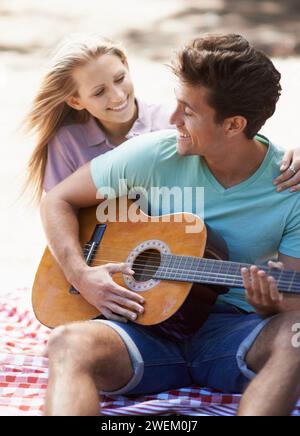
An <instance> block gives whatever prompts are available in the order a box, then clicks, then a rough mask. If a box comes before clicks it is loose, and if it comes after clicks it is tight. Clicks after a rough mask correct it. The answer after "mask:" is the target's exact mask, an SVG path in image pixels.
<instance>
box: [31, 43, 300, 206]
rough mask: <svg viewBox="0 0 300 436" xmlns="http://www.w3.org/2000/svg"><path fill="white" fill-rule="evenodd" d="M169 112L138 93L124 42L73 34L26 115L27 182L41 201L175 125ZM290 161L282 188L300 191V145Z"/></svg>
mask: <svg viewBox="0 0 300 436" xmlns="http://www.w3.org/2000/svg"><path fill="white" fill-rule="evenodd" d="M145 85H146V84H145ZM169 115H170V111H169V110H168V109H167V108H166V107H164V106H162V105H158V104H147V103H144V102H142V101H141V100H139V99H137V98H136V97H135V94H134V86H133V83H132V80H131V77H130V72H129V67H128V61H127V57H126V54H125V52H124V50H123V49H122V48H121V46H120V45H119V44H116V43H114V42H112V41H110V40H108V39H104V38H100V37H97V36H92V35H73V36H71V37H69V38H67V39H66V40H64V41H63V42H62V43H61V44H60V45H59V47H58V48H57V50H56V53H55V54H54V57H53V59H52V61H51V64H50V67H49V69H48V72H47V73H46V75H45V76H44V78H43V80H42V83H41V86H40V89H39V91H38V93H37V95H36V97H35V99H34V102H33V105H32V109H31V111H30V113H29V114H28V117H27V119H26V124H27V127H28V129H29V130H30V131H35V133H36V135H37V143H36V146H35V148H34V150H33V153H32V156H31V159H30V161H29V172H28V180H27V186H28V185H30V186H31V187H32V188H33V191H34V195H35V198H36V199H37V200H40V198H41V196H42V193H43V191H46V192H47V191H49V190H50V189H52V188H53V187H54V186H55V185H56V184H58V183H59V182H61V181H62V180H63V179H64V178H66V177H67V176H69V175H70V174H72V173H73V172H75V171H76V170H77V169H78V168H79V167H80V166H82V165H83V164H85V163H86V162H88V161H90V160H91V159H93V158H95V157H96V156H98V155H100V154H103V153H106V152H108V151H109V150H111V149H113V148H115V147H117V146H118V145H119V144H121V143H122V142H124V141H126V139H129V138H130V137H132V136H135V135H140V134H143V133H147V132H151V131H155V130H161V129H166V128H170V127H171V125H170V123H169ZM284 160H285V161H286V165H285V168H284V170H283V169H282V171H283V174H282V176H281V178H279V180H277V182H280V186H279V189H280V188H281V189H286V188H287V187H292V186H293V189H294V190H299V189H300V187H299V186H297V184H298V183H299V181H300V149H296V150H295V151H289V152H287V153H286V155H285V158H284Z"/></svg>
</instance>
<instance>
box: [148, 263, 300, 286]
mask: <svg viewBox="0 0 300 436" xmlns="http://www.w3.org/2000/svg"><path fill="white" fill-rule="evenodd" d="M250 266H251V265H250V264H246V263H238V262H229V261H221V260H213V259H203V258H198V257H192V256H175V255H162V256H161V259H160V266H159V268H158V269H157V271H156V273H155V275H154V276H153V277H154V278H156V279H162V280H174V281H180V282H192V283H203V284H212V285H221V286H227V287H237V288H243V287H244V285H243V279H242V275H241V268H243V267H246V268H250ZM258 268H259V269H261V270H264V271H265V272H266V273H268V274H269V275H271V276H272V277H274V279H275V280H276V282H277V286H278V289H279V290H280V291H282V292H287V293H294V294H300V272H297V271H291V270H279V269H276V268H272V269H270V268H268V267H265V266H258Z"/></svg>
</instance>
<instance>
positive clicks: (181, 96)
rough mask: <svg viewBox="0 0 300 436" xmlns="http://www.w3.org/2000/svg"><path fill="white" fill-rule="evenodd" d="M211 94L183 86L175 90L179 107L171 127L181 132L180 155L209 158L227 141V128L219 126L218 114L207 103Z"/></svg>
mask: <svg viewBox="0 0 300 436" xmlns="http://www.w3.org/2000/svg"><path fill="white" fill-rule="evenodd" d="M207 93H208V90H207V89H206V88H205V87H203V86H191V85H187V84H184V83H182V82H179V83H178V85H177V86H176V88H175V95H176V99H177V107H176V110H175V111H174V113H173V114H172V115H171V119H170V121H171V123H172V124H175V125H176V128H177V131H178V137H177V152H178V153H179V154H180V155H183V156H184V155H200V156H203V157H205V156H209V155H210V154H214V153H215V152H216V150H217V149H218V147H219V146H220V145H221V144H223V141H224V139H225V135H224V130H223V125H222V124H216V122H215V110H214V109H213V108H211V107H210V106H209V105H208V103H207V99H206V97H207Z"/></svg>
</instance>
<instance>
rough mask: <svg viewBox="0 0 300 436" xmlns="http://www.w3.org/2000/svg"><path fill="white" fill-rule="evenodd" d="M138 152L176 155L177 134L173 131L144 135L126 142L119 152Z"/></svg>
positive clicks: (159, 131)
mask: <svg viewBox="0 0 300 436" xmlns="http://www.w3.org/2000/svg"><path fill="white" fill-rule="evenodd" d="M129 150H130V151H131V153H132V152H137V153H139V154H141V153H146V154H150V155H152V154H161V153H166V152H173V153H176V132H175V131H174V130H172V129H166V130H158V131H156V132H149V133H143V134H142V135H138V136H135V137H133V138H131V139H129V140H128V141H126V142H124V143H123V144H122V145H120V146H119V147H118V151H119V152H120V151H124V152H128V151H129Z"/></svg>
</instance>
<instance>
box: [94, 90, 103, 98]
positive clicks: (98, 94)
mask: <svg viewBox="0 0 300 436" xmlns="http://www.w3.org/2000/svg"><path fill="white" fill-rule="evenodd" d="M103 94H104V89H102V90H101V91H98V92H97V94H95V97H99V96H100V95H103Z"/></svg>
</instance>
